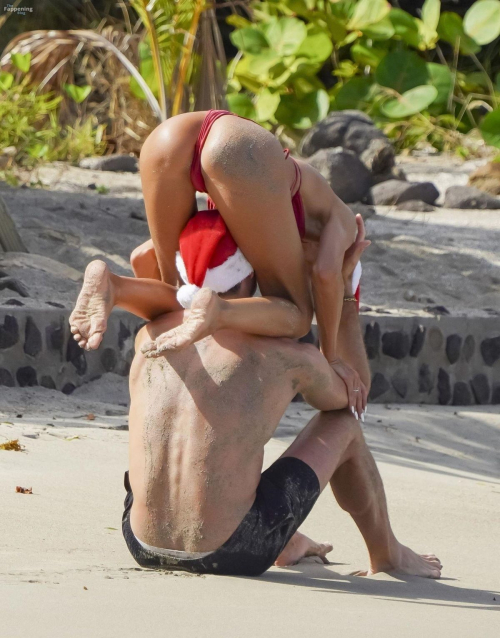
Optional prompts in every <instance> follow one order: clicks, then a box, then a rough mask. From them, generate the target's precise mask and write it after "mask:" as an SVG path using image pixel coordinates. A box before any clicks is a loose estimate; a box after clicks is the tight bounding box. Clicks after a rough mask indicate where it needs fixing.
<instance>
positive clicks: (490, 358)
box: [481, 337, 500, 366]
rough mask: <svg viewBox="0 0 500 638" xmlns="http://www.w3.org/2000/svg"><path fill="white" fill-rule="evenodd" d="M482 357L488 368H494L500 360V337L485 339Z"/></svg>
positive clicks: (482, 343)
mask: <svg viewBox="0 0 500 638" xmlns="http://www.w3.org/2000/svg"><path fill="white" fill-rule="evenodd" d="M481 355H482V357H483V360H484V362H485V363H486V365H487V366H492V365H493V364H494V363H495V362H496V361H498V359H500V337H494V338H493V339H484V340H483V341H482V342H481Z"/></svg>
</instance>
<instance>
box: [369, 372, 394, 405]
mask: <svg viewBox="0 0 500 638" xmlns="http://www.w3.org/2000/svg"><path fill="white" fill-rule="evenodd" d="M390 387H391V386H390V385H389V382H388V381H387V379H386V378H385V377H384V375H383V374H381V373H380V372H375V374H374V375H373V379H372V384H371V388H370V396H369V397H368V398H369V399H370V400H371V401H373V400H374V399H377V398H378V397H380V396H382V395H383V394H385V393H386V392H387V390H389V388H390Z"/></svg>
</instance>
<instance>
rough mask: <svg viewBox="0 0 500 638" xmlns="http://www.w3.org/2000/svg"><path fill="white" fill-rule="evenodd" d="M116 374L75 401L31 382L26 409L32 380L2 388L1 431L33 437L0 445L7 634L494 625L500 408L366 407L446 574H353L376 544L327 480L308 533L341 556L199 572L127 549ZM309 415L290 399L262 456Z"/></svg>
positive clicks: (409, 634)
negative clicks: (251, 569) (245, 573)
mask: <svg viewBox="0 0 500 638" xmlns="http://www.w3.org/2000/svg"><path fill="white" fill-rule="evenodd" d="M108 381H111V382H113V383H114V385H113V383H108ZM106 384H109V386H110V387H113V388H114V389H113V392H110V393H109V395H107V394H102V393H101V396H99V395H97V388H96V399H95V400H94V401H92V398H91V397H92V392H91V390H92V385H94V384H90V385H89V388H88V390H89V391H90V394H89V392H84V393H83V395H82V396H74V395H73V396H71V397H65V396H64V395H61V394H59V393H55V392H51V391H46V390H43V389H41V388H37V389H32V390H31V389H30V390H29V392H30V393H31V394H29V397H30V402H31V407H28V406H26V405H25V406H24V407H25V410H24V414H23V417H22V418H19V417H16V414H21V412H19V410H21V409H22V408H23V403H22V402H23V396H24V397H26V396H27V395H26V394H23V393H26V392H27V390H10V389H8V390H7V389H5V391H2V400H1V401H0V422H1V424H0V434H1V435H2V436H0V438H1V439H2V441H4V440H6V438H19V439H20V441H21V442H22V444H23V445H24V446H25V447H26V451H25V452H4V451H0V495H1V496H0V498H1V502H2V524H1V530H2V531H1V534H0V597H1V600H2V606H3V610H4V611H3V613H2V624H1V630H0V635H1V636H2V637H3V636H6V638H7V637H8V638H17V637H21V636H22V637H23V638H24V637H26V636H30V638H31V637H33V638H45V637H47V638H49V637H50V638H54V636H57V637H58V636H71V637H72V638H80V637H81V638H88V636H95V637H98V638H100V637H103V638H104V637H106V638H108V637H109V636H123V637H125V638H128V637H131V638H132V637H134V638H135V637H137V636H141V637H142V636H148V637H151V638H156V637H157V636H158V637H160V636H161V637H162V638H163V637H164V636H175V637H177V636H187V637H190V636H193V637H194V636H196V637H197V638H198V637H200V636H203V638H205V637H207V638H212V637H213V638H221V637H222V638H226V637H227V638H233V637H238V638H247V637H248V638H250V637H251V638H254V637H255V636H257V635H262V636H277V637H279V638H281V637H282V636H283V637H287V638H288V637H292V638H295V637H299V636H300V637H303V636H325V637H326V636H332V635H344V636H356V635H367V636H370V637H375V638H378V637H379V636H380V637H382V636H383V637H385V638H393V637H394V638H396V637H398V638H400V637H401V636H403V637H404V638H413V637H414V636H415V637H417V636H418V637H421V636H422V635H429V636H434V635H442V636H453V638H470V637H472V636H481V638H493V637H496V636H497V635H498V627H499V622H500V616H499V615H498V612H500V577H499V576H498V574H500V553H499V552H498V542H497V537H498V529H499V525H500V506H499V503H500V500H499V499H500V467H499V465H500V464H499V458H498V451H497V450H498V440H499V434H500V419H499V417H498V414H497V412H498V411H497V410H496V408H495V406H492V407H491V408H488V407H476V408H453V407H428V406H427V407H419V406H404V407H400V406H384V405H377V406H371V407H370V409H369V414H368V418H367V422H366V423H365V425H364V431H365V434H366V437H367V440H368V442H369V444H370V446H371V448H372V450H373V451H374V454H375V457H376V459H377V461H378V462H379V467H380V470H381V473H382V477H383V479H384V482H385V487H386V491H387V495H388V500H389V511H390V514H391V517H392V521H393V526H394V530H395V532H396V534H397V536H398V537H399V539H400V540H401V541H402V542H404V543H407V544H409V545H410V546H411V547H414V548H415V549H416V550H418V551H421V552H422V553H425V552H434V553H436V554H437V555H438V556H439V557H440V558H441V560H442V562H443V565H444V570H443V578H442V579H441V580H440V581H429V580H427V579H425V580H424V579H418V578H401V577H395V576H391V575H387V574H381V575H377V576H375V577H373V578H368V579H366V578H361V577H354V576H349V573H350V572H352V571H354V570H357V569H362V568H366V566H367V565H366V553H365V549H364V546H363V543H362V541H361V537H360V536H359V534H358V532H357V530H356V529H355V527H354V524H353V523H352V521H351V520H350V518H349V517H348V516H347V514H345V513H344V512H342V511H341V510H340V509H339V508H338V506H337V505H336V504H335V502H334V499H333V497H332V495H331V493H330V491H329V490H328V489H327V490H325V492H324V493H323V494H322V496H321V497H320V500H319V501H318V503H317V505H316V507H315V508H314V509H313V511H312V513H311V515H310V517H309V518H308V520H307V521H306V523H305V524H304V525H303V527H302V531H303V532H304V533H306V534H307V535H309V536H311V537H312V538H314V539H316V540H319V541H326V540H329V541H331V542H332V544H333V546H334V549H333V552H332V553H331V554H330V555H329V558H330V560H331V561H333V564H332V565H330V566H323V565H318V564H301V565H298V566H295V567H292V568H287V569H278V568H272V569H271V570H270V571H269V572H267V573H266V574H265V575H264V576H263V577H261V578H259V579H245V578H226V577H213V576H205V577H197V576H190V575H185V574H182V573H178V574H174V573H170V574H165V573H157V572H150V571H145V570H141V569H139V568H138V567H137V565H136V564H135V563H134V561H133V559H132V558H131V556H130V555H129V554H128V551H127V549H126V547H125V543H124V541H123V538H122V536H121V531H120V522H121V513H122V502H123V497H124V490H123V484H122V480H123V471H124V470H125V469H126V468H127V437H128V433H127V432H126V431H122V430H117V429H110V428H116V427H123V425H124V424H125V423H126V417H125V416H123V414H118V415H117V416H110V415H108V416H106V415H105V412H106V410H108V411H109V410H111V409H112V406H113V404H112V403H101V402H100V400H105V399H107V400H108V401H117V400H118V399H120V398H123V394H124V393H123V383H120V381H119V379H115V378H114V377H113V378H111V377H110V378H109V380H106ZM106 384H104V385H106ZM101 385H103V384H102V383H101ZM5 396H6V397H7V398H8V400H4V397H5ZM57 396H59V398H60V400H59V401H57ZM99 399H100V400H99ZM36 406H40V407H39V409H38V410H37V409H36ZM114 407H115V409H116V410H117V411H118V412H119V413H120V412H122V411H124V410H125V409H126V408H125V407H124V406H120V405H117V404H116V403H115V404H114ZM87 411H92V414H94V415H95V417H96V418H95V420H93V421H88V420H87V419H86V418H85V415H86V414H87V413H88V412H87ZM313 414H314V411H313V410H312V409H310V408H308V407H307V406H304V405H302V404H292V405H291V406H290V408H289V409H288V411H287V414H286V415H285V417H284V418H283V420H282V423H281V426H280V428H279V430H278V432H277V436H276V437H275V438H274V439H273V440H272V441H271V442H270V443H269V445H268V446H267V449H266V460H265V462H266V465H267V464H269V463H270V462H272V460H274V459H275V458H276V457H277V456H278V455H279V454H280V453H281V451H282V450H283V449H284V448H285V446H286V445H287V443H288V442H289V441H290V440H291V438H292V437H294V436H295V435H296V433H297V432H298V431H299V430H300V429H301V427H303V425H304V423H305V422H306V421H307V420H308V419H309V418H311V416H312V415H313ZM54 415H56V416H57V418H56V419H55V420H54V419H53V416H54ZM25 434H28V435H29V436H24V435H25ZM33 437H35V438H33ZM16 485H20V486H22V487H32V488H33V495H23V494H17V493H15V487H16ZM495 599H496V600H495ZM495 612H497V613H496V614H495Z"/></svg>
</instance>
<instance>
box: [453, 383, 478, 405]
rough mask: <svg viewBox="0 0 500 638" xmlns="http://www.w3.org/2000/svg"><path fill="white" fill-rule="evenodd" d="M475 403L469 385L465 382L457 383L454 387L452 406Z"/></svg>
mask: <svg viewBox="0 0 500 638" xmlns="http://www.w3.org/2000/svg"><path fill="white" fill-rule="evenodd" d="M473 403H474V401H473V399H472V394H471V391H470V388H469V385H468V384H467V383H465V381H457V383H455V385H454V386H453V399H452V402H451V404H452V405H472V404H473Z"/></svg>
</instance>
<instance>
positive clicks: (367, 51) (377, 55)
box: [351, 43, 387, 69]
mask: <svg viewBox="0 0 500 638" xmlns="http://www.w3.org/2000/svg"><path fill="white" fill-rule="evenodd" d="M386 54H387V51H385V50H384V49H377V48H375V47H369V46H367V45H365V44H361V43H358V44H353V46H352V47H351V57H352V59H353V60H354V61H355V62H356V63H357V64H359V65H360V66H367V65H368V66H371V67H373V68H375V69H376V68H377V67H378V65H379V63H380V61H381V60H382V59H383V58H384V56H385V55H386Z"/></svg>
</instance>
